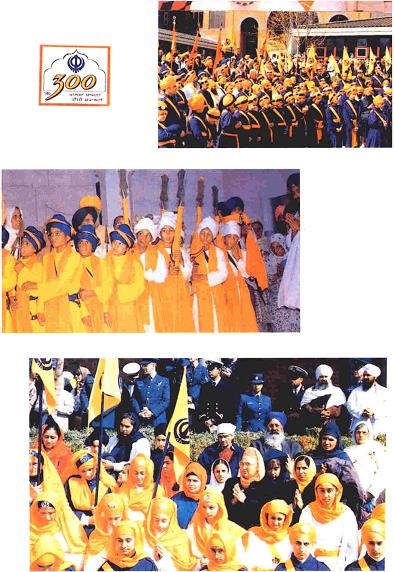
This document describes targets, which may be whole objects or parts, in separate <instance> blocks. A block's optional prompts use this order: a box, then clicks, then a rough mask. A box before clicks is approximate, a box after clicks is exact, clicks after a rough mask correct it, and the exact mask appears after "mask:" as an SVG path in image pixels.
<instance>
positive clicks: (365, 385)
mask: <svg viewBox="0 0 394 572" xmlns="http://www.w3.org/2000/svg"><path fill="white" fill-rule="evenodd" d="M362 386H363V391H368V389H371V387H372V386H373V381H366V380H363V382H362Z"/></svg>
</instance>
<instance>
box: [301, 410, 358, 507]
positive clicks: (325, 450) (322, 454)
mask: <svg viewBox="0 0 394 572" xmlns="http://www.w3.org/2000/svg"><path fill="white" fill-rule="evenodd" d="M310 455H311V457H313V459H314V461H315V464H316V467H317V469H318V470H320V469H322V470H323V471H330V472H331V473H334V474H335V475H337V476H338V477H339V478H340V480H341V483H342V485H343V501H344V502H346V504H347V505H348V506H350V508H351V509H352V510H353V512H354V514H355V515H356V516H359V513H360V506H361V505H362V504H363V502H364V491H363V488H362V486H361V483H360V479H359V476H358V474H357V472H356V470H355V468H354V467H353V463H352V462H351V460H350V458H349V456H348V454H347V453H345V451H344V450H343V444H342V435H341V432H340V430H339V427H338V425H337V424H336V423H335V421H328V423H326V424H325V425H324V426H323V427H322V429H321V430H320V433H319V444H318V446H317V448H316V449H315V450H314V451H311V452H310Z"/></svg>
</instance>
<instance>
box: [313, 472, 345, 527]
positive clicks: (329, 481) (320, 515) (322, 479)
mask: <svg viewBox="0 0 394 572" xmlns="http://www.w3.org/2000/svg"><path fill="white" fill-rule="evenodd" d="M319 485H333V486H334V487H335V488H336V489H337V491H338V492H337V494H336V496H335V500H334V502H333V504H332V506H330V507H329V508H326V507H323V506H322V505H321V504H320V503H319V501H318V500H315V501H313V502H311V503H309V505H308V506H309V507H310V509H311V512H312V516H313V518H314V519H315V520H317V522H320V523H321V524H326V523H327V522H331V521H332V520H335V519H336V518H338V516H340V515H341V514H342V513H343V511H344V510H345V505H344V504H343V503H342V502H341V498H342V492H343V487H342V485H341V483H340V482H339V480H338V477H336V476H335V475H333V474H332V473H323V474H322V475H320V476H319V477H317V479H316V483H315V495H316V499H317V488H318V487H319Z"/></svg>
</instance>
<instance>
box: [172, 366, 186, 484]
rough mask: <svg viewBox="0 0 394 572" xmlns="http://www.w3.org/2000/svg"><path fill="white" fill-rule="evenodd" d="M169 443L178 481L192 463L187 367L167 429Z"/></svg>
mask: <svg viewBox="0 0 394 572" xmlns="http://www.w3.org/2000/svg"><path fill="white" fill-rule="evenodd" d="M168 432H170V433H171V435H170V439H169V442H170V443H171V445H173V447H174V471H175V478H176V480H177V481H178V480H179V478H180V476H181V474H182V473H183V471H184V470H185V467H186V466H187V465H188V464H189V462H190V434H189V412H188V407H187V385H186V367H185V368H184V369H183V377H182V383H181V387H180V388H179V393H178V399H177V401H176V405H175V409H174V412H173V414H172V417H171V419H170V422H169V424H168V427H167V433H168Z"/></svg>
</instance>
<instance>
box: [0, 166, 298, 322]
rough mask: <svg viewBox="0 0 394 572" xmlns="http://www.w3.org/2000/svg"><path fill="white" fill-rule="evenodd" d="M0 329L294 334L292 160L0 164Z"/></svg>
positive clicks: (295, 281) (294, 173) (295, 181)
mask: <svg viewBox="0 0 394 572" xmlns="http://www.w3.org/2000/svg"><path fill="white" fill-rule="evenodd" d="M2 242H3V244H2V247H3V316H2V318H3V320H2V321H3V331H4V332H32V333H40V332H42V333H45V332H85V333H86V332H95V333H99V332H107V333H108V332H140V333H146V332H166V333H168V332H178V333H179V332H182V333H183V332H191V333H195V332H197V333H199V332H207V333H209V332H211V333H212V332H238V333H239V332H299V331H300V172H299V170H293V169H292V170H259V169H254V170H233V169H228V170H205V171H204V170H188V171H185V170H179V171H176V170H163V171H159V170H135V171H133V170H126V169H125V170H82V171H57V170H47V171H46V170H40V171H26V170H17V171H4V172H3V228H2Z"/></svg>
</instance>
